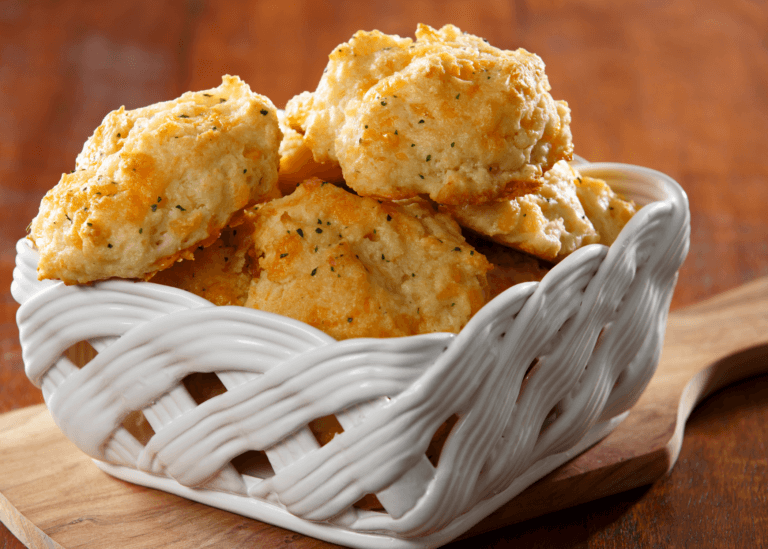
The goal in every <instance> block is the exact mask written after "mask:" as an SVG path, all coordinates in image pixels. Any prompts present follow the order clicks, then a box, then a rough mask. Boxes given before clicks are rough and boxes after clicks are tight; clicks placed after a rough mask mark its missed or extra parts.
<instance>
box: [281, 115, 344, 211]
mask: <svg viewBox="0 0 768 549" xmlns="http://www.w3.org/2000/svg"><path fill="white" fill-rule="evenodd" d="M278 117H279V119H280V130H281V131H282V132H283V140H282V141H281V142H280V170H279V172H278V180H277V186H278V187H279V189H280V193H281V194H282V195H283V196H285V195H288V194H291V193H292V192H293V191H294V190H295V189H296V186H297V185H298V184H299V183H301V182H302V181H304V180H305V179H309V178H310V177H317V178H319V179H322V180H323V181H330V182H334V183H338V182H341V181H343V179H344V178H343V176H342V174H341V168H340V167H339V165H338V164H337V163H335V162H325V163H323V162H316V161H315V159H314V157H313V156H312V151H311V150H310V149H309V147H308V146H307V143H306V142H305V141H304V138H303V137H302V136H301V134H300V133H299V132H297V131H296V130H294V129H293V128H289V127H288V126H286V125H285V124H284V123H283V119H284V117H285V115H284V112H283V111H278Z"/></svg>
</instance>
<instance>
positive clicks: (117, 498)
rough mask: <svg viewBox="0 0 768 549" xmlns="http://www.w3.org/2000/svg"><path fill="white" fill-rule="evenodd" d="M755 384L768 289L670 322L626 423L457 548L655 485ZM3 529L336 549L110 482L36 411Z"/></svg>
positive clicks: (16, 453) (767, 343)
mask: <svg viewBox="0 0 768 549" xmlns="http://www.w3.org/2000/svg"><path fill="white" fill-rule="evenodd" d="M764 373H768V278H764V279H760V280H757V281H754V282H752V283H750V284H747V285H745V286H742V287H741V288H737V289H736V290H732V291H730V292H726V293H724V294H721V295H720V296H717V297H715V298H712V299H710V300H708V301H706V302H704V303H701V304H698V305H695V306H693V307H690V308H687V309H683V310H680V311H675V312H674V313H672V314H671V315H670V317H669V324H668V327H667V334H666V342H665V345H664V349H663V352H662V355H661V360H660V363H659V367H658V369H657V371H656V374H655V375H654V377H653V379H652V380H651V382H650V384H649V386H648V388H647V389H646V390H645V392H644V393H643V395H642V397H641V398H640V400H639V401H638V403H637V404H636V405H635V406H634V408H632V411H631V413H630V415H629V417H628V418H627V419H626V420H625V421H624V422H623V423H622V424H621V425H619V427H618V428H617V429H616V430H615V431H614V432H613V433H611V434H610V435H609V436H608V437H607V438H606V439H604V440H603V441H601V442H600V443H598V444H597V445H595V446H594V447H592V448H591V449H590V450H588V451H587V452H585V453H584V454H582V455H580V456H579V457H577V458H575V459H574V460H572V461H570V462H569V463H566V464H565V465H563V466H562V467H560V468H559V469H557V470H555V471H554V472H552V473H551V474H550V475H548V476H547V477H545V478H543V479H542V480H540V481H539V482H537V483H536V484H534V485H533V486H531V487H529V488H528V489H527V490H526V491H524V492H523V493H522V494H520V495H519V496H518V497H517V498H515V499H514V500H513V501H511V502H510V503H508V504H507V505H506V506H504V507H502V508H501V509H499V510H498V511H497V512H495V513H493V514H492V515H490V516H489V517H487V518H486V519H485V520H483V521H482V522H481V523H480V524H478V525H477V526H476V527H475V528H473V529H472V530H471V531H470V532H469V533H467V534H466V535H465V537H467V536H471V535H474V534H478V533H480V532H484V531H488V530H493V529H495V528H499V527H502V526H505V525H508V524H511V523H514V522H519V521H522V520H525V519H528V518H532V517H535V516H538V515H542V514H544V513H548V512H551V511H555V510H558V509H563V508H566V507H570V506H573V505H577V504H580V503H584V502H587V501H591V500H594V499H597V498H599V497H602V496H606V495H609V494H615V493H618V492H621V491H624V490H628V489H631V488H635V487H637V486H642V485H645V484H648V483H651V482H653V481H654V480H656V479H658V478H659V477H660V476H662V475H663V474H665V473H666V472H667V471H668V470H669V469H671V467H672V466H673V465H674V463H675V460H676V459H677V455H678V453H679V451H680V446H681V444H682V437H683V430H684V427H685V422H686V420H687V418H688V416H689V414H690V413H691V411H692V410H693V408H694V407H695V406H696V404H697V403H698V402H700V401H701V400H702V399H703V398H704V397H706V396H707V395H708V394H710V393H712V392H713V391H715V390H716V389H719V388H721V387H724V386H725V385H728V384H730V383H733V382H735V381H738V380H741V379H744V378H747V377H751V376H755V375H759V374H764ZM0 520H2V522H4V523H5V524H6V526H8V528H9V529H10V530H11V532H13V533H14V535H16V536H17V537H18V538H19V539H20V540H21V541H22V542H23V543H24V544H25V545H27V546H28V547H32V548H38V547H41V548H42V547H45V548H51V547H54V548H59V547H61V548H64V549H75V548H78V547H88V548H109V547H121V548H137V549H153V548H186V547H189V546H190V540H194V541H193V544H194V546H195V547H214V546H216V547H221V546H226V547H265V546H268V547H275V546H283V545H290V546H291V547H292V548H297V549H305V548H320V547H333V545H331V544H327V543H324V542H321V541H318V540H314V539H311V538H307V537H304V536H301V535H299V534H295V533H293V532H290V531H287V530H283V529H281V528H277V527H274V526H270V525H267V524H263V523H261V522H258V521H255V520H251V519H247V518H243V517H240V516H238V515H235V514H232V513H228V512H226V511H220V510H218V509H214V508H212V507H207V506H205V505H201V504H198V503H193V502H191V501H187V500H184V499H182V498H179V497H176V496H173V495H170V494H166V493H164V492H158V491H156V490H152V489H149V488H144V487H141V486H134V485H132V484H128V483H126V482H123V481H120V480H117V479H114V478H112V477H110V476H108V475H107V474H105V473H103V472H101V471H100V470H99V469H97V468H96V466H95V465H94V464H93V463H92V462H91V461H90V459H89V458H88V457H86V456H85V455H84V454H82V453H81V452H80V451H79V450H78V449H77V448H76V447H75V446H74V445H73V444H72V443H70V442H69V441H68V440H67V439H66V438H64V436H63V435H62V434H61V433H60V432H59V430H58V429H57V427H56V426H55V425H54V423H53V420H52V419H51V417H50V415H49V414H48V412H47V410H46V409H45V407H44V406H42V405H40V406H33V407H30V408H25V409H21V410H16V411H13V412H10V413H7V414H3V415H0Z"/></svg>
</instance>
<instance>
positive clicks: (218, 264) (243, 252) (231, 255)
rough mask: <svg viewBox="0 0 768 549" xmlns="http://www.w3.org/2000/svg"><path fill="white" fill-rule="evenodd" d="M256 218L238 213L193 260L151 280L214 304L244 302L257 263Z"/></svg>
mask: <svg viewBox="0 0 768 549" xmlns="http://www.w3.org/2000/svg"><path fill="white" fill-rule="evenodd" d="M252 252H253V221H252V219H251V217H250V216H249V214H248V212H244V213H243V214H239V215H237V216H236V219H235V220H234V221H233V222H232V223H231V224H230V225H229V226H228V227H226V228H224V230H222V231H221V235H220V236H219V238H217V239H216V241H215V242H213V243H212V244H211V245H210V246H208V247H206V248H204V247H203V246H199V247H198V248H197V249H196V250H195V251H194V253H193V257H192V258H191V259H185V260H183V261H178V262H176V263H174V264H173V265H172V266H171V267H169V268H168V269H165V270H164V271H160V272H159V273H157V274H156V275H155V276H154V277H153V278H152V282H154V283H156V284H164V285H166V286H172V287H174V288H179V289H182V290H186V291H188V292H191V293H193V294H195V295H198V296H200V297H202V298H205V299H207V300H208V301H210V302H212V303H213V304H214V305H241V306H242V305H245V300H246V299H247V298H248V289H249V287H250V284H251V280H252V279H253V272H254V269H256V266H255V265H254V262H253V257H252Z"/></svg>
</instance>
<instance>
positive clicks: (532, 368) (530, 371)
mask: <svg viewBox="0 0 768 549" xmlns="http://www.w3.org/2000/svg"><path fill="white" fill-rule="evenodd" d="M540 364H541V359H539V357H536V358H534V359H533V361H532V362H531V364H530V366H528V369H527V370H526V371H525V375H524V376H523V381H522V383H520V391H518V393H517V402H519V401H520V398H522V396H523V391H524V390H525V386H526V385H528V382H529V381H530V379H531V377H533V374H535V373H536V370H538V369H539V365H540Z"/></svg>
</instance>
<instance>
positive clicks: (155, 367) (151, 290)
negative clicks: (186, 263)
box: [12, 163, 690, 548]
mask: <svg viewBox="0 0 768 549" xmlns="http://www.w3.org/2000/svg"><path fill="white" fill-rule="evenodd" d="M579 170H580V171H581V173H582V174H583V175H587V176H591V177H598V178H601V179H604V180H606V181H607V182H608V183H609V184H610V185H611V187H613V189H614V190H616V191H617V192H619V193H621V194H623V195H625V196H628V197H630V198H632V199H633V200H634V201H635V202H636V203H637V204H638V205H639V206H642V208H641V209H640V210H639V211H638V212H637V214H636V215H635V216H634V217H633V218H632V219H631V220H630V222H629V223H628V224H627V225H626V227H625V228H624V230H623V231H622V232H621V234H620V235H619V237H618V239H617V240H616V242H615V243H614V244H613V245H612V246H610V247H606V246H602V245H598V244H593V245H590V246H586V247H584V248H582V249H580V250H578V251H576V252H574V253H573V254H571V255H570V256H569V257H567V258H566V259H565V260H563V261H562V262H561V263H559V264H558V265H557V266H555V267H554V268H553V269H552V270H551V271H550V272H549V273H548V274H547V275H546V276H545V277H544V279H543V280H542V281H541V282H529V283H523V284H519V285H516V286H514V287H512V288H510V289H509V290H507V291H505V292H504V293H502V294H501V295H499V296H497V297H496V298H495V299H494V300H492V301H491V302H490V303H488V304H487V305H486V306H485V307H483V309H481V310H480V311H479V312H478V313H477V314H476V315H475V316H474V317H473V318H472V320H471V321H470V322H469V323H468V324H467V326H466V327H465V328H464V329H463V330H462V331H461V333H459V334H446V333H435V334H427V335H420V336H412V337H403V338H392V339H350V340H345V341H336V340H334V339H333V338H331V337H330V336H328V335H326V334H324V333H322V332H320V331H318V330H316V329H314V328H312V327H310V326H308V325H306V324H303V323H301V322H299V321H296V320H292V319H289V318H286V317H282V316H279V315H274V314H270V313H265V312H262V311H257V310H252V309H247V308H243V307H216V306H214V305H213V304H212V303H210V302H208V301H206V300H204V299H202V298H199V297H197V296H195V295H193V294H190V293H187V292H185V291H183V290H178V289H175V288H170V287H167V286H160V285H157V284H152V283H147V282H139V283H135V282H130V281H122V280H110V281H104V282H99V283H95V284H93V285H91V286H66V285H64V284H63V283H61V282H56V281H38V280H37V273H36V268H37V261H38V256H37V252H36V251H35V249H34V247H33V246H32V245H31V244H30V243H29V242H28V241H27V240H25V239H23V240H20V241H19V243H18V244H17V258H16V269H15V270H14V282H13V285H12V293H13V296H14V298H15V299H16V300H17V301H18V302H19V303H20V304H21V307H20V309H19V313H18V316H17V319H18V324H19V331H20V339H21V345H22V350H23V357H24V363H25V366H26V372H27V375H28V377H29V378H30V380H31V381H32V382H33V383H35V384H36V385H37V386H39V387H40V388H41V389H42V391H43V395H44V398H45V401H46V404H47V406H48V408H49V410H50V412H51V415H52V416H53V418H54V420H55V422H56V424H57V425H58V426H59V428H60V429H61V430H62V431H63V432H64V434H65V435H66V436H67V437H68V438H69V439H70V440H72V442H74V443H75V444H76V445H77V446H78V447H79V448H80V449H81V450H82V451H83V452H85V453H86V454H88V455H89V456H91V457H92V458H93V459H94V461H95V463H96V465H97V466H98V467H100V468H101V469H103V470H104V471H106V472H107V473H109V474H111V475H114V476H116V477H119V478H121V479H124V480H127V481H129V482H133V483H136V484H141V485H145V486H149V487H153V488H157V489H160V490H165V491H167V492H172V493H174V494H177V495H180V496H182V497H185V498H189V499H191V500H195V501H199V502H202V503H206V504H208V505H212V506H215V507H219V508H221V509H225V510H228V511H232V512H235V513H239V514H241V515H245V516H248V517H252V518H254V519H258V520H260V521H264V522H268V523H271V524H274V525H277V526H281V527H283V528H288V529H290V530H294V531H296V532H300V533H302V534H305V535H309V536H313V537H316V538H320V539H324V540H327V541H330V542H334V543H339V544H343V545H347V546H351V547H365V548H377V547H381V548H384V547H387V548H397V547H403V548H410V547H436V546H440V545H443V544H445V543H447V542H448V541H450V540H452V539H454V538H455V537H457V536H459V535H461V534H462V533H464V532H466V531H467V530H469V529H470V528H471V527H472V526H473V525H474V524H476V523H477V522H479V521H480V520H481V519H483V518H484V517H486V516H487V515H489V514H490V513H492V512H493V511H494V510H496V509H497V508H499V507H500V506H502V505H504V504H506V503H507V502H509V501H510V500H512V499H513V498H514V496H516V495H517V494H518V493H520V492H521V491H522V490H523V489H525V488H526V487H528V486H529V485H531V484H532V483H533V482H535V481H536V480H538V479H539V478H541V477H543V476H544V475H546V474H547V473H549V472H550V471H552V470H553V469H554V468H556V467H558V466H559V465H561V464H562V463H564V462H565V461H567V460H569V459H571V458H572V457H574V456H575V455H577V454H578V453H580V452H582V451H584V450H585V449H586V448H588V447H589V446H591V445H592V444H594V443H595V442H597V441H598V440H600V439H601V438H603V437H604V436H605V435H607V434H608V433H609V432H610V431H611V430H612V429H613V428H614V427H615V426H616V425H617V424H618V423H619V422H620V421H621V419H623V417H625V415H626V413H627V410H629V408H630V407H631V406H632V405H633V404H634V403H635V402H636V401H637V399H638V398H639V396H640V394H641V392H642V391H643V389H644V388H645V386H646V384H647V383H648V381H649V380H650V379H651V377H652V375H653V373H654V370H655V368H656V364H657V362H658V358H659V354H660V351H661V346H662V342H663V337H664V331H665V326H666V320H667V313H668V310H669V302H670V299H671V296H672V291H673V289H674V285H675V282H676V280H677V272H678V269H679V268H680V265H681V264H682V262H683V259H684V258H685V255H686V253H687V250H688V240H689V232H690V228H689V224H690V221H689V213H688V202H687V198H686V196H685V193H684V192H683V190H682V189H681V188H680V187H679V186H678V185H677V184H676V183H675V182H674V181H673V180H671V179H670V178H669V177H667V176H665V175H663V174H661V173H659V172H656V171H653V170H650V169H647V168H641V167H636V166H629V165H624V164H589V163H583V164H580V165H579Z"/></svg>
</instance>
